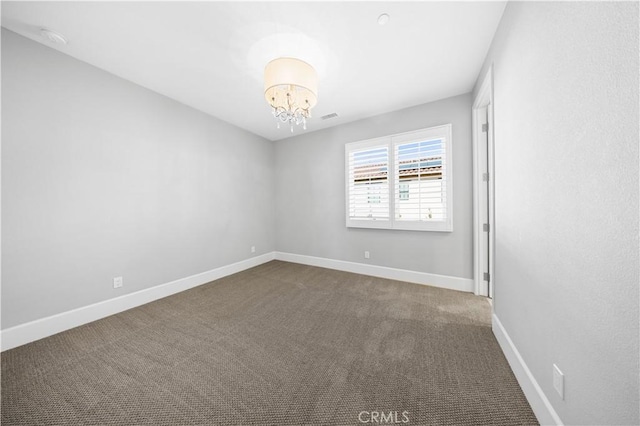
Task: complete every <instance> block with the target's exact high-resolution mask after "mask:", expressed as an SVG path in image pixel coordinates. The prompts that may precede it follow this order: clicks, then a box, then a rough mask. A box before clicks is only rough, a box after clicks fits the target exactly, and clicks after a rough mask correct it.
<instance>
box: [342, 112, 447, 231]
mask: <svg viewBox="0 0 640 426" xmlns="http://www.w3.org/2000/svg"><path fill="white" fill-rule="evenodd" d="M451 142H452V141H451V125H450V124H447V125H443V126H438V127H432V128H429V129H423V130H418V131H414V132H407V133H402V134H398V135H393V136H388V137H384V138H378V139H374V140H369V141H362V142H355V143H351V144H347V145H346V151H345V159H346V161H345V164H346V181H347V182H346V183H347V185H346V197H347V206H346V207H347V209H346V210H347V226H348V227H365V228H389V229H406V230H422V231H449V232H450V231H452V228H453V226H452V225H453V218H452V213H453V211H452V210H453V209H452V206H453V204H452V200H453V197H452V179H451V178H452V173H451Z"/></svg>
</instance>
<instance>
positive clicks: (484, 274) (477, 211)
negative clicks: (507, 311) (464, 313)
mask: <svg viewBox="0 0 640 426" xmlns="http://www.w3.org/2000/svg"><path fill="white" fill-rule="evenodd" d="M472 122H473V124H472V125H473V225H474V226H473V247H474V259H473V269H474V284H475V290H474V292H475V294H476V295H479V296H486V297H489V298H490V299H493V293H494V286H495V285H494V242H495V238H494V235H495V226H494V212H493V210H494V163H493V159H494V156H493V152H494V144H493V138H494V131H493V67H490V68H489V70H488V71H487V73H486V74H485V76H484V79H483V80H482V84H481V85H480V90H479V91H478V94H477V95H476V98H475V99H474V101H473V106H472Z"/></svg>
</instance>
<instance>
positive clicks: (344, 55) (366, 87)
mask: <svg viewBox="0 0 640 426" xmlns="http://www.w3.org/2000/svg"><path fill="white" fill-rule="evenodd" d="M505 4H506V2H325V3H320V2H295V3H293V2H251V3H249V2H129V3H127V2H80V1H78V2H11V1H3V2H2V26H4V27H6V28H8V29H10V30H12V31H15V32H17V33H19V34H22V35H24V36H26V37H29V38H31V39H33V40H36V41H38V42H40V43H43V44H47V45H49V46H51V47H52V48H54V49H57V50H59V51H61V52H64V53H66V54H68V55H70V56H73V57H75V58H78V59H80V60H82V61H85V62H88V63H90V64H92V65H95V66H97V67H99V68H102V69H104V70H107V71H109V72H111V73H113V74H116V75H118V76H120V77H122V78H125V79H127V80H130V81H133V82H135V83H137V84H139V85H141V86H144V87H147V88H149V89H151V90H154V91H156V92H158V93H161V94H163V95H166V96H168V97H171V98H173V99H176V100H178V101H180V102H182V103H184V104H187V105H190V106H192V107H194V108H196V109H198V110H201V111H204V112H206V113H209V114H211V115H213V116H216V117H218V118H221V119H222V120H225V121H227V122H229V123H232V124H235V125H236V126H239V127H242V128H244V129H246V130H249V131H250V132H253V133H256V134H258V135H261V136H263V137H265V138H267V139H270V140H278V139H282V138H286V137H289V136H291V133H290V131H289V129H288V128H287V127H282V128H281V129H276V124H275V121H274V118H273V116H272V115H271V113H270V109H269V107H268V105H267V104H266V102H265V100H264V97H263V82H262V72H263V70H264V65H265V64H266V63H267V62H268V61H269V60H271V59H273V58H275V57H278V56H296V57H299V58H300V59H304V60H306V61H307V62H309V63H311V64H312V65H314V66H315V67H316V69H317V70H318V73H319V75H320V83H319V90H318V91H319V95H318V98H319V100H318V105H317V106H316V107H315V108H314V109H313V111H312V113H313V116H314V117H313V118H312V119H311V120H310V122H309V125H308V130H307V132H308V131H313V130H318V129H321V128H326V127H331V126H335V125H338V124H343V123H346V122H349V121H353V120H357V119H360V118H364V117H369V116H372V115H377V114H381V113H385V112H389V111H394V110H397V109H401V108H405V107H409V106H413V105H419V104H422V103H425V102H430V101H434V100H437V99H442V98H446V97H449V96H455V95H458V94H462V93H467V92H469V91H471V89H472V88H473V84H474V83H475V80H476V78H477V76H478V73H479V71H480V67H481V66H482V62H483V60H484V57H485V55H486V53H487V50H488V48H489V45H490V43H491V40H492V38H493V34H494V32H495V30H496V27H497V26H498V22H499V20H500V18H501V16H502V12H503V10H504V7H505ZM382 13H387V14H389V15H390V17H391V20H390V21H389V23H387V24H386V25H384V26H381V25H379V24H378V23H377V18H378V16H379V15H380V14H382ZM42 27H46V28H50V29H53V30H55V31H57V32H60V33H62V34H63V35H64V36H65V37H66V38H67V39H68V40H69V43H68V44H67V45H55V44H50V43H49V42H47V41H45V40H44V39H43V38H42V37H40V35H39V29H40V28H42ZM333 112H335V113H338V115H339V117H338V118H334V119H331V120H327V121H321V120H320V117H321V116H323V115H326V114H330V113H333ZM302 131H303V130H302V129H296V130H295V132H296V134H298V133H300V132H302Z"/></svg>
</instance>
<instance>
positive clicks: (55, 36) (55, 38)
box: [40, 28, 67, 44]
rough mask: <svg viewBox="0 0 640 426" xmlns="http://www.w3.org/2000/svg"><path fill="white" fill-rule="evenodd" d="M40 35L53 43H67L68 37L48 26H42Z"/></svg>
mask: <svg viewBox="0 0 640 426" xmlns="http://www.w3.org/2000/svg"><path fill="white" fill-rule="evenodd" d="M40 36H42V37H43V38H44V39H46V40H47V41H49V42H51V43H55V44H67V39H66V38H65V36H63V35H62V34H60V33H59V32H56V31H53V30H50V29H48V28H40Z"/></svg>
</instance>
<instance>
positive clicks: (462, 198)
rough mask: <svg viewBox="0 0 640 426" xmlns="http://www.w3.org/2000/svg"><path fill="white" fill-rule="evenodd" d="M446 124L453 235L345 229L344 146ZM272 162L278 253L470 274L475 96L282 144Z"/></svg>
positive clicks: (410, 110) (467, 276)
mask: <svg viewBox="0 0 640 426" xmlns="http://www.w3.org/2000/svg"><path fill="white" fill-rule="evenodd" d="M445 123H452V124H453V172H454V179H453V185H454V188H453V191H454V200H453V209H454V216H453V218H454V223H453V232H452V233H447V232H419V231H396V230H382V229H375V230H374V229H354V228H346V226H345V172H344V145H345V144H346V143H349V142H355V141H359V140H364V139H369V138H373V137H377V136H385V135H390V134H394V133H400V132H406V131H410V130H416V129H421V128H424V127H430V126H435V125H439V124H445ZM311 126H313V124H311ZM275 161H276V172H275V179H276V221H277V236H276V249H277V250H279V251H283V252H289V253H296V254H304V255H309V256H318V257H325V258H329V259H338V260H346V261H352V262H360V263H370V264H373V265H379V266H387V267H393V268H401V269H409V270H413V271H420V272H428V273H433V274H441V275H449V276H453V277H461V278H471V277H472V275H473V271H472V270H473V259H472V253H473V246H472V245H473V241H472V238H473V236H472V228H473V223H472V209H471V206H472V185H471V184H472V170H471V168H472V163H471V95H470V94H466V95H461V96H456V97H453V98H449V99H445V100H441V101H437V102H432V103H429V104H424V105H420V106H417V107H412V108H407V109H404V110H400V111H396V112H392V113H389V114H384V115H380V116H377V117H372V118H368V119H364V120H359V121H355V122H352V123H347V124H343V125H339V126H336V127H333V128H330V129H325V130H320V131H316V132H312V133H305V134H301V135H299V136H295V137H292V138H288V139H285V140H281V141H278V142H276V160H275ZM365 250H368V251H370V252H371V258H370V259H364V251H365Z"/></svg>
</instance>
